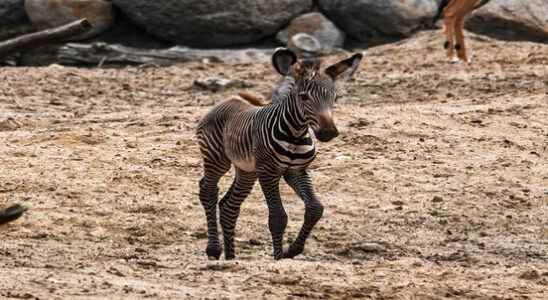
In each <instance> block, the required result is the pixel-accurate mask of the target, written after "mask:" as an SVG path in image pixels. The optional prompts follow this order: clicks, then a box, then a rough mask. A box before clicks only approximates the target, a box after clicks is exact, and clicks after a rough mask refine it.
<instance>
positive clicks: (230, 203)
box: [219, 168, 257, 259]
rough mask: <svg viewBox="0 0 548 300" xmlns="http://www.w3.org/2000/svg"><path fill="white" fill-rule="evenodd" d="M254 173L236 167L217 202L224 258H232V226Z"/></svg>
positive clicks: (252, 182) (254, 178) (247, 192)
mask: <svg viewBox="0 0 548 300" xmlns="http://www.w3.org/2000/svg"><path fill="white" fill-rule="evenodd" d="M256 178H257V177H256V175H255V173H251V172H244V171H242V170H240V169H238V168H236V177H235V178H234V183H232V186H231V187H230V190H229V191H228V192H227V193H226V195H225V196H224V197H223V199H222V200H221V201H220V202H219V210H220V211H221V216H220V217H221V227H222V228H223V237H224V245H225V259H234V257H235V255H234V228H235V227H236V221H237V220H238V216H239V215H240V206H241V205H242V202H243V201H244V200H245V198H247V196H248V195H249V193H250V192H251V189H253V185H254V184H255V180H256Z"/></svg>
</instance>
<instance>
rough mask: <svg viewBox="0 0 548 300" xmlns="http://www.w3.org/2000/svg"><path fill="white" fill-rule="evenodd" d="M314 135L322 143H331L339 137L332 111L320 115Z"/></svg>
mask: <svg viewBox="0 0 548 300" xmlns="http://www.w3.org/2000/svg"><path fill="white" fill-rule="evenodd" d="M314 135H315V136H316V138H317V139H318V140H319V141H320V142H329V141H331V140H332V139H334V138H336V137H338V136H339V130H338V129H337V126H335V122H333V116H332V114H331V111H327V112H323V113H320V114H318V128H314Z"/></svg>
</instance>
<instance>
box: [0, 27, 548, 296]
mask: <svg viewBox="0 0 548 300" xmlns="http://www.w3.org/2000/svg"><path fill="white" fill-rule="evenodd" d="M442 43H443V40H442V37H441V34H440V33H439V32H436V33H432V32H427V33H422V34H420V35H419V36H418V37H415V38H413V39H410V40H408V41H404V42H401V43H398V44H392V45H387V46H383V47H380V48H375V49H371V50H369V51H368V52H367V55H366V57H365V60H364V63H363V65H362V69H361V71H360V72H359V73H358V74H357V76H356V78H355V80H353V81H351V82H349V83H348V85H347V91H346V94H345V97H343V99H341V101H340V102H339V104H338V107H337V124H338V126H339V129H340V130H341V132H342V134H341V136H340V137H339V138H338V139H337V140H335V141H333V142H330V143H324V144H321V145H320V155H319V157H318V159H317V160H316V162H315V164H314V166H313V168H312V169H313V170H312V174H313V177H314V182H315V186H316V189H317V191H318V194H319V195H320V196H321V199H322V200H323V203H324V204H325V205H326V213H325V215H324V218H323V219H322V220H321V222H320V223H319V225H318V226H317V227H316V229H315V231H314V233H313V236H312V237H311V238H310V240H309V242H308V244H307V248H306V251H305V254H304V255H302V256H299V257H298V258H296V259H294V260H284V261H280V262H275V261H273V259H272V258H271V257H270V253H271V245H270V234H269V231H268V228H267V217H266V214H267V211H266V205H265V203H264V200H263V197H262V195H261V192H260V188H259V187H258V185H256V186H255V189H254V191H253V193H252V195H251V196H250V197H249V198H248V199H247V201H246V202H245V203H244V205H243V211H242V214H241V217H240V220H239V223H238V227H237V257H238V259H237V260H235V261H230V262H226V261H223V260H221V261H219V262H210V261H207V259H206V257H205V254H204V253H203V250H204V249H205V244H206V235H205V217H204V214H203V210H202V207H201V205H200V203H199V201H198V196H197V192H198V185H197V182H198V180H199V178H200V176H201V172H202V170H201V165H200V156H199V153H198V148H197V145H196V140H195V138H194V128H195V125H196V123H197V121H198V120H199V119H200V117H201V116H202V115H204V113H206V112H207V111H208V109H210V108H211V105H212V104H213V103H215V102H218V101H221V100H222V99H223V98H226V97H227V96H228V95H231V94H235V93H236V92H237V91H238V89H237V88H232V89H229V90H227V91H223V92H219V93H212V92H207V91H200V90H197V89H195V88H193V81H194V80H195V79H199V78H206V77H220V78H237V79H241V80H244V81H245V82H246V83H248V84H250V85H252V87H251V88H248V90H249V91H251V92H253V93H256V94H260V95H268V92H269V91H270V90H271V89H272V87H273V85H274V82H275V80H276V79H277V76H276V75H275V74H274V72H273V71H272V68H271V67H270V66H269V65H266V64H265V65H249V66H235V67H230V66H221V65H201V64H185V65H178V66H173V67H168V68H155V67H141V68H139V67H128V68H123V69H77V68H66V67H61V66H50V67H46V68H3V69H0V140H1V141H2V143H1V144H0V166H1V168H2V169H1V172H0V206H5V205H8V204H11V203H22V204H24V205H26V206H28V207H29V208H30V209H29V211H28V213H27V214H26V215H25V216H24V217H23V218H22V219H20V220H18V221H16V222H14V223H11V224H9V225H7V226H4V227H2V228H0V237H1V243H0V266H1V268H0V297H1V298H23V299H34V298H40V299H56V298H70V299H78V298H82V299H104V298H110V299H114V298H166V299H167V298H179V299H184V298H209V299H219V298H242V299H244V298H245V299H247V298H249V299H253V298H291V299H299V298H337V299H338V298H383V299H445V298H460V299H468V298H476V299H546V298H548V149H547V147H548V146H547V145H548V94H547V91H548V90H547V85H548V69H547V68H548V67H547V66H548V45H546V44H544V45H542V44H533V43H525V42H524V43H512V42H500V41H492V40H489V39H486V38H483V37H479V36H473V38H472V40H471V44H472V47H473V48H474V49H475V53H476V61H475V63H474V64H473V65H471V66H467V65H449V64H447V63H446V62H445V58H444V54H443V49H442V47H441V45H442ZM333 59H335V58H331V60H333ZM230 180H231V178H230V177H227V178H225V179H224V180H223V182H222V189H223V190H226V188H227V185H228V184H229V183H230ZM282 191H283V195H282V197H283V198H284V203H285V206H286V210H287V212H288V214H289V216H290V223H289V226H288V230H287V234H286V239H288V240H290V239H292V238H294V237H295V236H296V233H297V230H298V229H299V226H300V223H301V222H302V217H303V212H304V211H303V205H302V203H301V201H300V200H299V199H298V198H297V197H296V196H295V195H294V194H293V193H292V192H290V190H289V188H288V187H287V186H285V185H284V186H283V187H282Z"/></svg>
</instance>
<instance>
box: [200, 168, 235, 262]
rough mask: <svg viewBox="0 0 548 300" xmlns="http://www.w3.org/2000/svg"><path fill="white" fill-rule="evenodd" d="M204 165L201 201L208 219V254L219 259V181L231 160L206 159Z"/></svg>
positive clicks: (210, 257)
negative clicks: (216, 160) (212, 160)
mask: <svg viewBox="0 0 548 300" xmlns="http://www.w3.org/2000/svg"><path fill="white" fill-rule="evenodd" d="M212 163H213V164H212ZM204 167H205V172H204V173H205V174H204V177H202V179H201V180H200V202H201V203H202V206H203V207H204V210H205V214H206V220H207V248H206V254H207V257H208V258H209V259H219V257H221V251H222V249H221V244H220V243H219V233H218V230H217V201H218V199H219V198H218V197H219V187H218V183H219V180H220V179H221V177H222V176H223V175H224V174H226V172H228V170H229V169H230V162H229V161H228V160H226V161H222V162H220V163H219V162H217V163H214V162H209V161H208V160H207V159H205V161H204Z"/></svg>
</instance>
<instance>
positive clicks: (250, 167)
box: [232, 157, 256, 172]
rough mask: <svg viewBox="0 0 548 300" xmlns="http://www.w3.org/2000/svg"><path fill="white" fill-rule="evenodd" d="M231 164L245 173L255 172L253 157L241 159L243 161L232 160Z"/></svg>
mask: <svg viewBox="0 0 548 300" xmlns="http://www.w3.org/2000/svg"><path fill="white" fill-rule="evenodd" d="M232 163H233V164H234V165H235V166H236V167H237V168H239V169H240V170H244V171H246V172H254V171H255V165H256V164H255V157H249V158H243V159H234V160H232Z"/></svg>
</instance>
